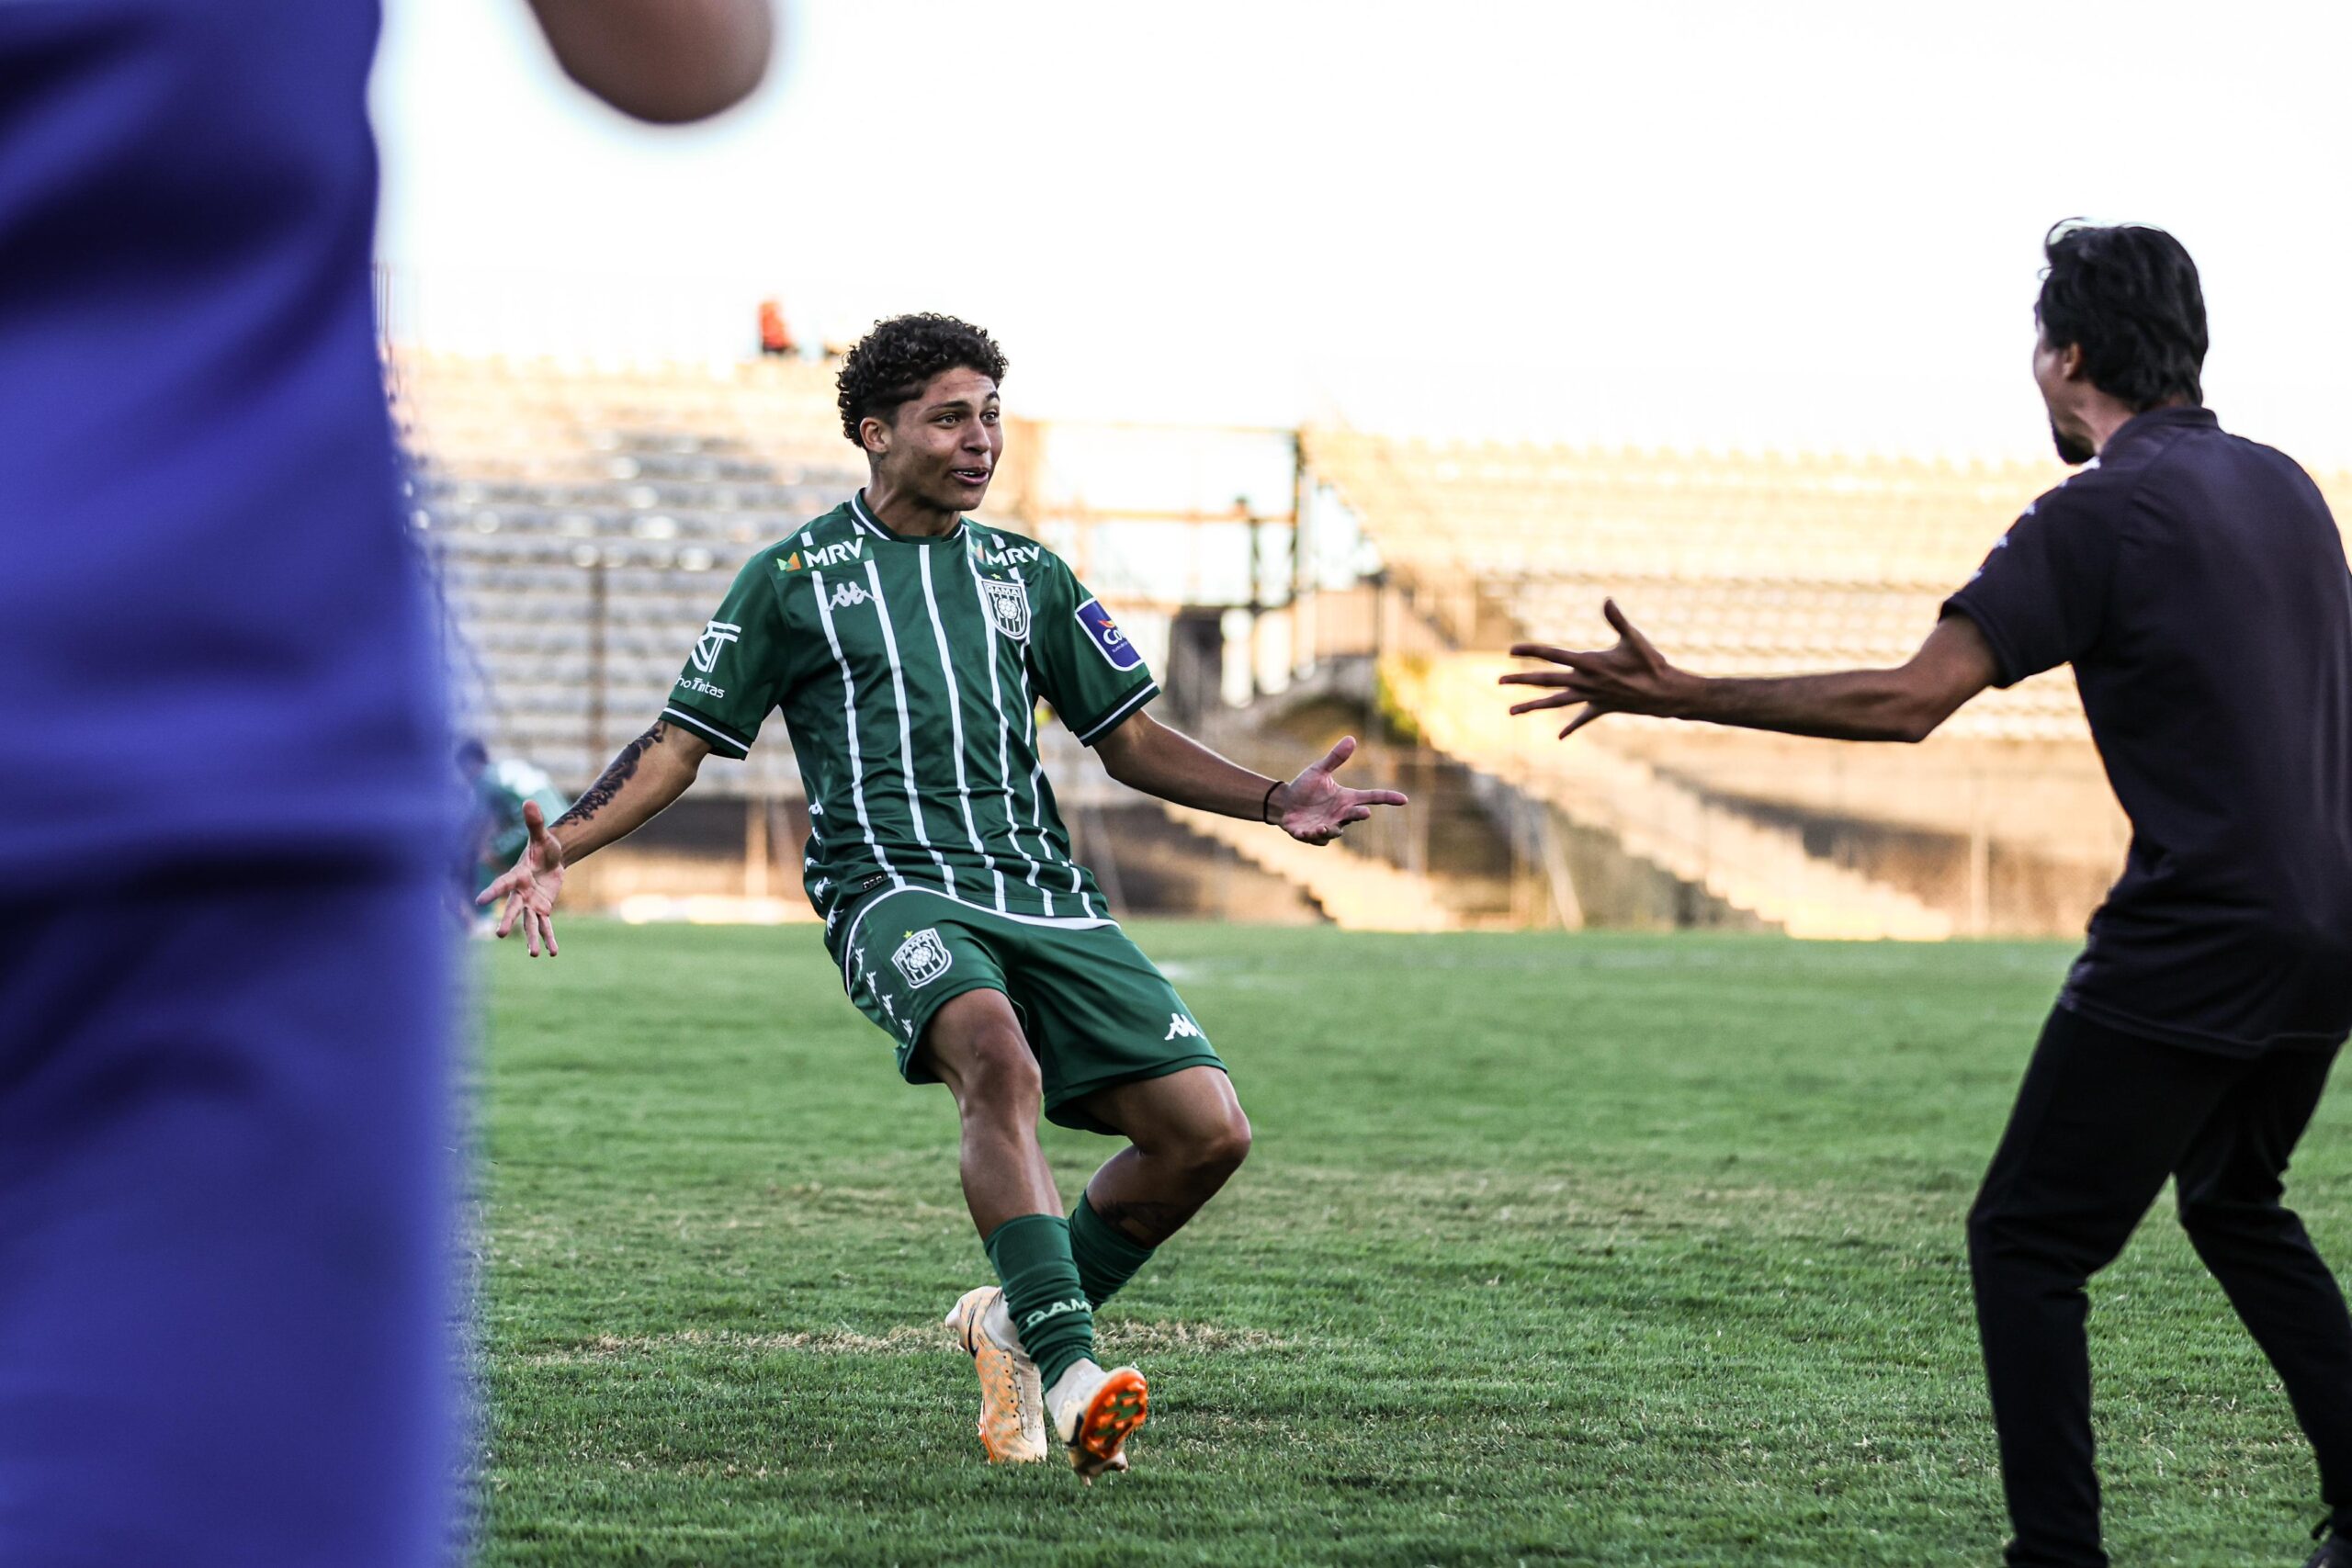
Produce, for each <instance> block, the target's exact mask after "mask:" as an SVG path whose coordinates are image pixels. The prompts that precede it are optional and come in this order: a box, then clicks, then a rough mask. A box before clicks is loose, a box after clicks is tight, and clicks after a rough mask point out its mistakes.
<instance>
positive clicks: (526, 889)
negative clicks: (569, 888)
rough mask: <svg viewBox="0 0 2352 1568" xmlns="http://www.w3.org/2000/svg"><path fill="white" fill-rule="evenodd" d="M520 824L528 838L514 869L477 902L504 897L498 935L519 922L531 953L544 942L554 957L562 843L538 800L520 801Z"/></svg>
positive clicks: (488, 901)
mask: <svg viewBox="0 0 2352 1568" xmlns="http://www.w3.org/2000/svg"><path fill="white" fill-rule="evenodd" d="M523 826H524V827H526V828H527V829H530V833H531V841H530V842H529V843H527V844H526V845H524V846H523V854H522V858H521V859H519V860H517V861H516V862H515V869H514V870H512V871H510V872H508V873H507V874H505V875H503V876H502V877H500V878H499V879H498V880H497V881H495V882H493V883H492V884H491V885H490V886H487V887H485V888H483V889H482V890H481V897H479V898H477V899H475V900H474V902H475V903H477V904H487V903H490V902H491V901H492V900H493V899H497V898H503V899H505V900H506V908H505V910H504V911H503V913H502V914H501V915H500V916H499V917H498V934H499V935H500V936H502V937H503V936H505V935H506V934H507V933H508V932H510V931H513V930H514V929H515V925H516V924H517V923H518V922H519V923H520V924H521V925H522V928H523V940H524V941H525V942H526V943H528V944H529V946H530V950H531V956H532V957H534V958H537V956H538V955H539V947H540V944H542V943H545V944H546V947H547V950H548V957H549V958H553V957H554V956H555V953H556V948H555V901H556V896H557V895H558V894H560V893H561V892H562V891H563V846H562V845H561V844H559V843H557V842H556V841H555V835H554V834H553V833H550V832H548V818H547V813H546V812H544V811H541V810H540V809H539V803H538V802H537V801H536V800H527V801H525V802H524V803H523Z"/></svg>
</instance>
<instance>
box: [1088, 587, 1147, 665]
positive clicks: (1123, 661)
mask: <svg viewBox="0 0 2352 1568" xmlns="http://www.w3.org/2000/svg"><path fill="white" fill-rule="evenodd" d="M1078 624H1079V625H1080V626H1084V627H1085V628H1086V636H1087V640H1089V641H1090V642H1091V643H1093V644H1094V651H1095V652H1097V653H1099V654H1101V655H1102V656H1103V658H1104V659H1105V660H1109V661H1110V665H1111V668H1112V669H1114V670H1118V671H1128V670H1132V669H1134V668H1135V667H1136V665H1138V664H1141V663H1142V662H1143V655H1142V654H1140V653H1138V652H1136V645H1135V644H1134V643H1131V642H1129V641H1128V640H1127V637H1126V634H1125V632H1123V631H1121V630H1120V629H1119V623H1118V622H1116V621H1114V620H1113V619H1112V618H1111V612H1110V611H1108V610H1106V609H1104V608H1103V601H1101V600H1100V599H1089V600H1088V601H1087V602H1086V603H1085V604H1080V606H1079V607H1078Z"/></svg>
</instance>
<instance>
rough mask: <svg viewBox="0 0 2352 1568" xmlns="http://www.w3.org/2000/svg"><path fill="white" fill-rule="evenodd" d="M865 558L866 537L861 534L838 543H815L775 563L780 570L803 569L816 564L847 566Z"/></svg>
mask: <svg viewBox="0 0 2352 1568" xmlns="http://www.w3.org/2000/svg"><path fill="white" fill-rule="evenodd" d="M863 559H865V537H864V536H859V537H857V538H854V539H845V540H843V541H842V543H840V544H838V545H814V546H811V547H809V548H807V549H803V550H795V551H793V552H792V553H791V554H790V555H788V556H786V557H785V558H783V559H782V560H780V561H778V562H776V563H775V569H776V570H778V571H802V570H807V569H808V568H809V567H816V566H847V565H848V564H849V563H850V562H851V561H854V560H863Z"/></svg>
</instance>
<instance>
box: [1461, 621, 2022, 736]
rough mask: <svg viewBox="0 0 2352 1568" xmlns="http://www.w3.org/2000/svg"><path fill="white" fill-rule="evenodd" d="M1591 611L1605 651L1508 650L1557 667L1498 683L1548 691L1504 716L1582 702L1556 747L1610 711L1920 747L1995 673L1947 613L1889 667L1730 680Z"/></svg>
mask: <svg viewBox="0 0 2352 1568" xmlns="http://www.w3.org/2000/svg"><path fill="white" fill-rule="evenodd" d="M1601 613H1602V614H1603V615H1607V616H1608V617H1609V624H1610V625H1611V626H1614V627H1616V628H1617V646H1616V647H1614V648H1610V649H1600V650H1598V651H1594V652H1589V653H1579V652H1574V651H1571V650H1569V649H1563V648H1552V647H1548V646H1546V645H1544V644H1543V643H1534V642H1522V643H1520V644H1518V645H1517V646H1516V647H1514V648H1513V649H1511V652H1513V653H1515V654H1517V655H1518V656H1519V657H1521V659H1542V660H1549V661H1550V662H1552V663H1554V664H1558V665H1564V666H1566V668H1565V669H1560V670H1522V671H1519V672H1518V673H1517V674H1512V675H1505V676H1503V677H1502V678H1501V682H1500V683H1501V684H1503V685H1506V686H1548V687H1552V688H1555V689H1554V691H1553V693H1552V694H1551V695H1550V696H1548V697H1536V698H1532V699H1531V700H1530V701H1527V702H1523V703H1519V704H1516V705H1513V706H1512V708H1511V710H1510V711H1511V712H1513V713H1515V714H1519V713H1533V712H1535V711H1537V710H1538V709H1541V708H1558V707H1571V706H1574V705H1577V704H1578V703H1581V704H1583V705H1584V711H1583V712H1582V713H1580V714H1578V715H1577V716H1576V717H1575V718H1574V719H1572V720H1570V721H1569V723H1568V726H1567V728H1565V729H1563V730H1561V731H1560V739H1563V740H1565V739H1567V738H1568V737H1569V736H1571V735H1573V734H1575V733H1576V732H1577V730H1579V729H1582V728H1584V727H1585V726H1586V725H1588V724H1590V723H1591V722H1592V721H1593V720H1594V719H1596V718H1600V717H1604V716H1607V715H1609V714H1612V713H1643V714H1655V715H1657V716H1660V717H1663V718H1688V719H1699V720H1702V721H1704V722H1706V723H1709V724H1728V725H1735V726H1737V727H1739V728H1744V729H1776V730H1779V731H1781V733H1783V734H1787V735H1815V736H1821V737H1824V738H1826V739H1831V740H1925V739H1927V738H1928V736H1929V735H1930V734H1932V733H1934V731H1935V728H1936V727H1937V726H1938V725H1939V724H1941V723H1943V721H1944V720H1945V719H1947V718H1950V717H1951V716H1952V714H1953V713H1954V712H1955V711H1957V710H1958V708H1959V707H1960V705H1961V704H1962V703H1964V702H1966V701H1967V700H1968V699H1969V698H1971V697H1973V696H1974V695H1975V694H1977V693H1979V692H1981V691H1983V690H1984V689H1985V687H1987V686H1989V685H1991V684H1992V683H1993V681H1994V679H1995V677H1996V675H1998V673H1999V670H1998V668H1997V666H1996V664H1995V662H1994V659H1993V649H1992V646H1991V645H1990V644H1989V643H1987V642H1986V641H1985V634H1984V633H1983V632H1981V631H1979V630H1978V629H1977V626H1976V623H1975V622H1973V621H1972V620H1970V619H1969V618H1968V617H1967V616H1965V615H1947V616H1946V617H1944V619H1942V620H1941V621H1939V622H1938V623H1937V624H1936V629H1935V630H1934V631H1932V632H1930V633H1928V640H1927V641H1926V642H1924V643H1922V644H1920V645H1919V651H1918V652H1917V653H1915V654H1913V655H1912V656H1911V659H1910V661H1909V662H1908V663H1905V664H1904V665H1902V666H1900V667H1898V668H1896V669H1893V670H1849V671H1841V672H1839V673H1838V674H1834V675H1789V676H1781V677H1774V678H1770V679H1766V680H1730V679H1721V678H1717V679H1710V678H1709V677H1707V676H1704V675H1693V674H1691V672H1690V671H1687V670H1678V669H1676V668H1675V667H1674V666H1673V665H1671V664H1668V662H1667V661H1666V657H1665V656H1664V655H1663V654H1661V653H1659V652H1658V650H1657V649H1656V648H1654V647H1652V646H1651V645H1650V639H1649V638H1647V637H1644V636H1643V635H1642V634H1641V632H1640V631H1639V630H1638V629H1637V628H1636V627H1635V626H1634V623H1633V622H1631V621H1629V620H1627V619H1626V618H1625V614H1624V612H1623V611H1622V610H1620V609H1618V608H1617V601H1615V600H1614V599H1611V600H1609V601H1607V602H1606V603H1604V604H1602V605H1601Z"/></svg>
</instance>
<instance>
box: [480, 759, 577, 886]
mask: <svg viewBox="0 0 2352 1568" xmlns="http://www.w3.org/2000/svg"><path fill="white" fill-rule="evenodd" d="M458 773H459V774H461V775H462V776H463V777H464V779H465V781H466V785H467V788H468V789H469V791H470V792H471V794H472V796H473V800H472V815H471V817H470V818H469V822H468V829H467V833H466V848H467V856H466V880H467V881H468V883H469V884H470V886H469V887H468V888H467V895H468V897H467V913H468V915H469V918H470V917H471V916H472V915H473V899H472V896H473V895H475V894H478V893H480V892H481V890H482V889H483V888H485V887H488V886H490V885H491V884H492V883H493V882H495V881H497V880H498V878H499V876H500V874H503V872H504V871H505V870H506V868H507V867H508V866H510V865H513V864H514V863H515V860H516V858H517V857H518V856H520V855H521V854H522V852H523V849H524V846H525V845H526V844H528V843H529V842H530V841H531V829H530V825H529V824H528V823H527V822H526V821H525V820H524V816H523V807H525V806H526V805H533V804H535V805H537V807H538V808H539V813H540V815H541V816H542V817H543V818H545V819H547V820H548V821H553V820H554V819H555V818H559V817H560V816H562V815H563V814H564V812H566V811H567V810H569V809H571V796H570V795H565V794H564V793H563V791H561V790H560V789H558V788H556V786H555V781H554V780H553V779H551V778H549V777H548V773H547V770H546V769H544V768H542V767H540V766H538V765H537V763H535V762H526V761H524V760H523V759H522V758H520V757H502V758H500V759H499V760H498V761H495V762H493V761H491V760H490V749H489V748H488V747H486V746H484V745H483V744H482V743H481V741H480V740H477V739H472V738H471V737H469V738H468V739H464V740H461V741H459V742H458ZM483 918H484V919H486V920H487V921H488V923H489V924H491V925H493V926H494V925H496V923H497V920H496V918H495V917H494V916H487V917H483Z"/></svg>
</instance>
